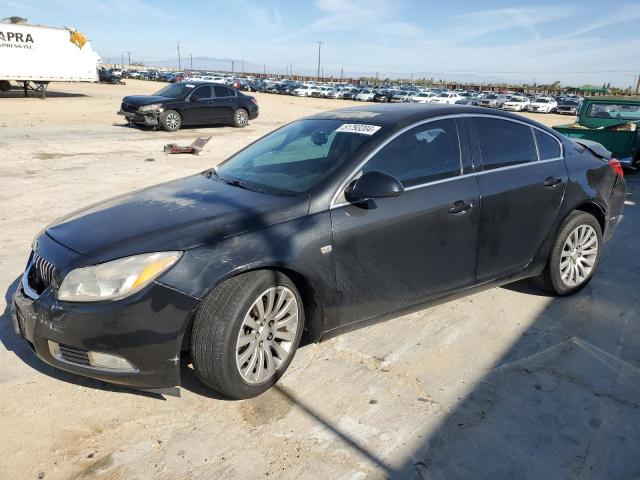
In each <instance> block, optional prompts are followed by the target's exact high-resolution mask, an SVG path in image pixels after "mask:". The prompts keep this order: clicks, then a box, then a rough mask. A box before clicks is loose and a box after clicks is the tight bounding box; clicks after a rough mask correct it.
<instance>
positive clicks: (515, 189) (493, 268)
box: [467, 116, 568, 282]
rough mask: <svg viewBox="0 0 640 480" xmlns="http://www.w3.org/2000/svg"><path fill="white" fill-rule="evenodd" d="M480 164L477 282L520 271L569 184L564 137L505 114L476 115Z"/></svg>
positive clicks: (472, 126)
mask: <svg viewBox="0 0 640 480" xmlns="http://www.w3.org/2000/svg"><path fill="white" fill-rule="evenodd" d="M467 121H468V122H469V124H470V129H471V130H472V131H474V130H475V133H476V134H477V135H475V136H476V137H477V143H476V147H477V148H478V149H479V153H480V155H481V156H482V166H481V170H480V172H479V173H478V174H477V175H476V176H477V179H478V186H479V188H480V197H481V205H480V224H479V232H478V234H479V236H478V267H477V279H478V282H485V281H489V280H493V279H497V278H500V277H504V276H508V275H510V274H513V273H517V272H518V271H519V270H522V269H523V268H524V267H526V266H527V265H528V264H529V262H531V260H532V259H533V257H534V255H535V254H536V252H537V251H538V249H539V248H540V246H541V244H542V242H543V241H544V239H545V238H546V237H547V235H548V233H549V230H550V229H551V228H552V226H553V224H554V222H555V219H556V217H557V215H558V211H559V209H560V204H561V202H562V197H563V196H564V191H565V188H566V186H567V178H568V173H567V168H566V166H565V163H564V159H563V158H562V150H561V146H560V142H559V141H558V140H557V139H556V138H555V137H553V136H552V135H550V134H549V133H546V132H544V131H542V130H539V129H537V128H533V127H530V126H529V125H526V124H524V123H519V122H515V121H511V120H507V119H499V118H496V117H482V116H479V117H475V118H473V119H469V120H467Z"/></svg>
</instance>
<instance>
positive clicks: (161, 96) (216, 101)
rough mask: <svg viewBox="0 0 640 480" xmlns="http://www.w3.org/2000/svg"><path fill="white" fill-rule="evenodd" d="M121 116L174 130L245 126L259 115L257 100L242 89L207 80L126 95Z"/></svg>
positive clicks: (175, 84)
mask: <svg viewBox="0 0 640 480" xmlns="http://www.w3.org/2000/svg"><path fill="white" fill-rule="evenodd" d="M118 115H124V116H125V118H126V119H127V121H128V122H129V123H133V124H136V125H150V126H159V127H162V129H163V130H166V131H168V132H174V131H176V130H178V129H180V127H182V126H183V125H187V126H188V125H210V124H216V123H223V124H231V125H233V126H234V127H240V128H241V127H246V126H247V124H248V123H249V120H253V119H254V118H257V117H258V102H257V101H256V99H255V98H254V97H251V96H249V95H245V94H243V93H242V92H240V91H238V90H236V89H234V88H231V87H227V86H225V85H219V84H215V83H208V82H179V83H174V84H172V85H168V86H166V87H164V88H163V89H162V90H160V91H159V92H157V93H155V94H154V95H134V96H129V97H124V99H123V100H122V105H121V108H120V111H119V112H118Z"/></svg>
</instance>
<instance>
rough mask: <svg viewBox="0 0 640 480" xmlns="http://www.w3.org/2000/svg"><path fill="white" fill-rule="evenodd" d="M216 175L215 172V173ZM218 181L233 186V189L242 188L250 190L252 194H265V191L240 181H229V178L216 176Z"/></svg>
mask: <svg viewBox="0 0 640 480" xmlns="http://www.w3.org/2000/svg"><path fill="white" fill-rule="evenodd" d="M216 175H217V172H216ZM217 177H218V179H220V180H222V181H223V182H224V183H226V184H227V185H233V186H234V187H239V188H244V189H245V190H250V191H252V192H257V193H267V192H266V191H265V190H263V189H261V188H259V187H256V186H255V185H251V184H248V183H245V182H243V181H241V180H235V179H234V180H231V179H229V178H222V177H221V176H220V175H217Z"/></svg>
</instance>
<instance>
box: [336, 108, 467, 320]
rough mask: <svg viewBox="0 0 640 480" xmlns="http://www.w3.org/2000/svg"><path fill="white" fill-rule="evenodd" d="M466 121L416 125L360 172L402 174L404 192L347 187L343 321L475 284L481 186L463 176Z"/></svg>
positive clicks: (341, 215) (341, 265) (339, 237)
mask: <svg viewBox="0 0 640 480" xmlns="http://www.w3.org/2000/svg"><path fill="white" fill-rule="evenodd" d="M458 127H459V124H458V122H457V121H456V120H455V119H453V118H448V119H439V120H433V121H429V122H427V123H423V124H421V125H418V126H416V127H414V128H411V129H409V130H408V131H406V132H405V133H403V134H401V135H399V136H398V137H396V138H395V139H393V140H391V141H390V142H389V143H388V144H387V145H385V146H384V147H383V148H382V149H381V150H380V151H378V152H377V153H376V154H375V155H374V156H373V157H372V158H371V159H370V160H369V161H368V162H367V163H366V164H365V165H364V166H363V167H362V169H361V170H360V172H358V174H360V173H366V172H368V171H380V172H384V173H387V174H389V175H392V176H394V177H396V178H397V179H398V180H400V181H401V182H402V184H403V186H404V187H405V191H404V192H403V193H402V194H401V195H400V196H398V197H391V198H377V199H370V200H367V201H362V202H358V203H349V202H347V201H346V199H345V198H344V195H343V194H342V193H341V194H340V195H341V196H340V197H339V198H338V200H337V201H336V202H335V204H334V205H333V207H332V208H331V221H332V227H333V234H334V259H335V269H336V284H337V290H338V292H340V296H341V298H340V303H341V306H340V323H341V324H347V323H351V322H354V321H356V320H363V319H366V318H371V317H375V316H379V315H383V314H385V313H389V312H391V311H394V310H398V309H400V308H403V307H408V306H411V305H415V304H417V303H421V302H423V301H425V300H426V299H429V298H432V297H434V296H438V295H441V294H443V293H446V292H450V291H453V290H456V289H458V288H460V287H464V286H468V285H472V284H473V283H474V280H475V278H474V274H475V266H476V243H477V227H478V218H479V209H478V208H477V205H478V186H477V183H476V178H475V176H473V175H463V166H464V165H463V164H464V162H465V161H470V158H469V152H468V150H467V148H466V147H467V146H468V144H467V142H466V138H467V137H466V134H465V132H464V131H462V130H461V129H459V128H458ZM357 176H358V175H356V177H357Z"/></svg>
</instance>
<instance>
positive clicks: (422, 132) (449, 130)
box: [363, 119, 460, 188]
mask: <svg viewBox="0 0 640 480" xmlns="http://www.w3.org/2000/svg"><path fill="white" fill-rule="evenodd" d="M373 170H377V171H380V172H384V173H387V174H389V175H393V176H394V177H396V178H397V179H398V180H400V182H402V185H403V186H404V187H405V188H406V187H411V186H413V185H420V184H422V183H427V182H433V181H436V180H441V179H444V178H449V177H454V176H456V175H460V142H459V140H458V129H457V128H456V122H455V120H453V119H447V120H438V121H435V122H429V123H426V124H424V125H420V126H418V127H415V128H413V129H411V130H409V131H408V132H405V133H403V134H402V135H400V136H399V137H398V138H396V139H394V140H392V141H391V142H390V143H389V144H387V145H386V146H385V147H384V148H382V150H380V151H379V152H378V153H376V154H375V156H374V157H373V158H371V160H369V162H367V164H366V165H365V167H364V168H363V173H366V172H370V171H373Z"/></svg>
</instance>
